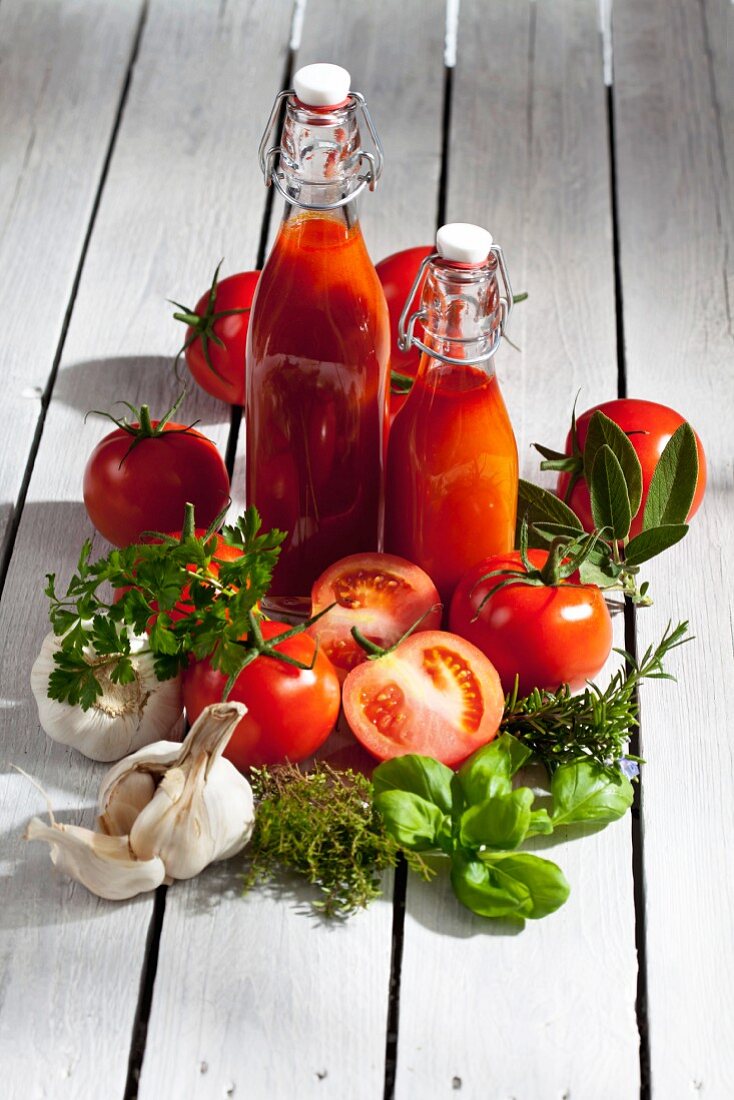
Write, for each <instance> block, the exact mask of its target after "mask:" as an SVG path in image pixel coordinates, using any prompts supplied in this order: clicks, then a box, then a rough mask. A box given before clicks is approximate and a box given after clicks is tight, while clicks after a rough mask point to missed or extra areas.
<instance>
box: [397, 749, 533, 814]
mask: <svg viewBox="0 0 734 1100" xmlns="http://www.w3.org/2000/svg"><path fill="white" fill-rule="evenodd" d="M530 755H531V752H530V749H529V748H527V746H526V745H523V744H522V742H521V741H518V739H517V738H516V737H513V736H512V735H511V734H509V733H503V734H501V735H500V736H499V737H496V738H495V739H494V741H490V742H489V744H488V745H483V746H482V748H481V749H478V750H477V752H475V753H473V755H472V756H470V757H469V759H468V760H467V761H465V762H464V764H462V766H461V768H460V769H459V772H458V777H457V778H458V780H459V784H460V786H461V789H462V791H463V793H464V799H465V802H466V803H467V804H468V805H469V806H473V805H477V804H479V803H480V802H486V801H487V800H488V799H490V798H495V797H497V796H498V795H506V794H509V793H510V792H511V791H512V777H513V775H514V774H515V773H516V772H518V771H519V770H520V768H521V767H522V766H523V764H524V763H525V761H526V760H527V759H528V757H529V756H530ZM377 770H378V771H379V768H378V769H377Z"/></svg>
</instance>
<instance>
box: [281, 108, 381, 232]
mask: <svg viewBox="0 0 734 1100" xmlns="http://www.w3.org/2000/svg"><path fill="white" fill-rule="evenodd" d="M361 158H362V143H361V137H360V132H359V125H358V121H357V104H356V102H355V101H354V100H353V99H351V98H350V99H348V100H347V101H346V102H345V103H344V104H342V105H340V106H338V107H332V108H328V109H326V110H323V109H316V108H313V107H305V106H304V105H303V104H301V103H300V102H299V101H298V100H297V99H296V98H295V97H294V96H291V97H290V98H289V99H288V101H287V104H286V111H285V119H284V123H283V132H282V135H281V141H280V169H281V171H282V173H283V189H284V191H285V193H286V195H287V198H288V202H289V203H290V204H292V205H294V206H299V207H305V208H309V209H316V210H319V209H321V210H323V209H324V208H331V209H341V208H342V207H341V205H340V204H344V206H345V207H349V208H350V209H349V211H348V212H347V213H346V214H345V217H346V220H347V224H349V225H351V224H354V223H355V222H356V220H357V212H356V201H355V200H352V199H350V198H349V196H350V195H351V194H352V193H353V192H354V191H355V190H356V188H357V186H358V183H359V180H358V176H359V171H360V165H361ZM287 217H288V209H287V208H286V218H287Z"/></svg>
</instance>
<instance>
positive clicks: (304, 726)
mask: <svg viewBox="0 0 734 1100" xmlns="http://www.w3.org/2000/svg"><path fill="white" fill-rule="evenodd" d="M431 251H432V249H431V248H429V247H418V248H413V249H407V250H405V251H404V252H399V253H396V254H394V255H393V256H389V257H387V259H385V260H383V261H382V262H381V263H380V264H378V265H377V271H378V274H379V276H380V279H381V281H382V284H383V288H384V290H385V295H386V298H387V301H388V307H389V311H390V324H391V332H392V348H393V350H392V368H393V370H394V371H397V372H399V373H400V374H401V375H405V376H408V378H413V377H415V374H416V372H417V370H418V366H419V362H420V354H419V353H418V352H417V351H416V350H415V349H410V350H409V351H408V352H402V351H400V350H399V349H398V348H397V329H398V320H399V317H400V314H401V312H402V310H403V307H404V305H405V301H406V298H407V296H408V294H409V291H410V288H411V287H412V285H413V282H414V279H415V276H416V274H417V271H418V268H419V266H420V263H421V261H422V260H423V259H424V258H425V257H426V256H427V255H428V254H429V253H430V252H431ZM257 279H258V272H245V273H241V274H239V275H234V276H231V277H229V278H228V279H224V280H222V282H221V283H218V282H217V276H216V274H215V278H214V281H213V284H212V287H211V288H210V290H209V292H208V293H207V294H205V295H203V296H202V298H201V299H200V301H199V302H198V304H197V306H196V309H195V310H194V311H192V312H189V311H186V310H185V307H180V308H181V309H182V310H184V311H185V312H184V313H183V314H181V315H177V316H178V319H179V320H183V321H186V323H187V324H189V328H188V331H187V340H186V344H185V349H186V358H187V362H188V364H189V367H190V369H191V372H192V374H193V375H194V377H195V378H196V380H197V381H198V382H199V383H200V384H201V385H202V386H203V387H204V389H206V390H207V391H208V392H210V393H213V394H214V395H215V396H217V397H220V398H222V399H223V400H226V401H229V402H232V403H237V404H241V403H242V402H243V401H244V381H245V340H246V336H247V326H248V321H249V307H250V305H251V302H252V298H253V294H254V291H255V287H256V284H257ZM419 293H420V288H419V292H418V294H417V295H416V298H415V300H414V301H413V302H412V303H411V309H412V310H415V309H417V308H418V300H419ZM197 318H198V320H197ZM403 400H404V395H403V396H400V395H394V396H393V404H392V413H393V415H394V413H395V412H396V411H397V409H398V408H399V406H400V404H401V403H402V401H403ZM131 408H132V407H131ZM597 408H599V409H601V410H602V412H604V413H606V415H607V416H609V417H610V418H611V419H613V420H614V421H615V422H616V423H617V424H618V425H619V426H620V427H621V428H622V429H623V431H624V432H626V433H627V435H628V437H629V438H630V440H631V442H632V445H633V447H634V449H635V451H636V452H637V455H638V457H639V459H640V463H641V466H642V473H643V496H642V507H641V508H640V512H639V515H638V518H637V520H636V521H635V523H633V526H632V530H631V532H630V534H631V536H635V535H636V534H638V533H639V525H640V523H641V517H642V513H643V511H644V503H645V499H646V495H647V491H648V488H649V485H650V480H651V477H652V474H653V471H654V468H655V465H656V464H657V462H658V460H659V458H660V455H661V453H662V451H663V448H664V446H665V444H666V443H667V441H668V439H669V438H670V437H671V435H672V434H673V432H674V431H675V430H676V428H678V426H679V425H680V424H681V423H682V422H683V418H682V417H681V416H679V415H678V414H677V413H675V412H674V411H673V410H672V409H668V408H666V407H665V406H662V405H657V404H655V403H653V402H648V401H634V400H619V401H611V402H607V403H605V404H603V405H600V406H597ZM175 409H176V406H174V409H173V410H171V412H170V413H169V414H167V415H166V417H164V418H163V419H162V421H160V422H159V421H151V420H150V417H149V414H148V410H147V407H145V406H142V407H141V409H140V411H139V420H138V421H135V422H134V423H132V424H128V423H127V421H124V422H120V421H118V422H117V423H118V425H119V426H118V428H117V430H116V431H113V432H111V433H110V434H109V435H108V436H106V437H105V439H103V440H102V442H101V443H99V444H98V446H97V447H96V448H95V449H94V451H93V452H92V455H91V456H90V459H89V462H88V463H87V467H86V470H85V474H84V501H85V504H86V506H87V510H88V512H89V516H90V518H91V520H92V522H93V523H94V525H95V527H96V528H97V529H98V530H99V531H100V533H101V534H103V535H104V536H105V537H106V538H108V539H109V540H110V541H111V542H113V543H115V544H117V545H118V546H126V545H130V544H132V543H135V542H137V541H139V540H140V538H141V535H142V533H143V532H144V531H146V530H164V531H166V530H175V529H176V528H178V527H179V526H180V523H181V517H182V515H183V510H184V505H185V504H186V503H187V502H192V503H193V504H194V505H195V509H196V517H197V520H198V522H199V523H200V524H202V525H203V526H204V527H206V526H208V525H210V524H211V522H212V521H213V520H214V519H215V517H216V516H217V515H218V514H219V513H220V512H221V511H222V509H223V507H224V505H225V504H226V502H227V499H228V494H229V479H228V476H227V471H226V468H225V466H224V463H223V461H222V458H221V456H220V455H219V452H218V451H217V448H216V447H215V445H214V444H213V443H212V442H211V441H210V440H208V439H206V437H205V436H203V435H201V434H200V433H199V432H197V431H196V430H195V429H193V428H190V427H186V426H185V425H182V424H177V423H174V422H172V421H170V420H169V419H168V416H170V415H172V414H173V413H174V412H175ZM134 411H135V413H136V414H137V413H138V410H134ZM594 411H595V410H594V409H589V410H588V411H587V412H585V413H584V414H583V415H581V416H580V417H579V418H578V421H577V436H576V440H575V446H576V450H577V451H578V450H579V449H580V450H581V451H583V447H584V442H585V438H586V432H587V429H588V423H589V420H590V418H591V415H592V413H593V412H594ZM696 440H697V444H698V452H699V477H698V484H697V488H696V494H695V497H694V499H693V503H692V505H691V508H690V515H693V514H694V513H695V512H696V510H697V509H698V507H699V505H700V502H701V498H702V496H703V492H704V488H705V483H706V464H705V456H704V453H703V449H702V447H701V444H700V440H698V437H696ZM573 449H574V440H572V439H571V438H570V437H569V440H568V441H567V452H568V453H569V454H571V453H573ZM558 494H559V496H561V497H565V496H566V495H568V497H569V500H568V503H569V504H570V506H571V507H572V508H573V510H574V511H575V512H576V513H577V515H578V516H579V518H580V519H581V521H582V523H583V524H584V525H585V526H586V527H587V528H588V529H592V528H593V519H592V516H591V509H590V503H589V492H588V488H587V486H586V483H585V482H584V480H583V478H580V479H579V480H577V481H576V483H575V484H574V485H573V487H572V488H571V491H570V493H569V475H568V474H567V473H562V474H561V475H560V478H559V483H558ZM200 533H201V532H200V531H197V534H200ZM216 537H217V539H218V540H219V544H218V549H217V555H216V556H217V557H218V558H220V559H221V560H222V561H226V560H231V559H232V558H233V557H236V556H237V555H238V554H239V553H240V551H239V550H237V549H236V548H234V547H231V546H229V545H228V544H226V543H225V542H224V540H222V539H221V538H220V537H219V536H216ZM547 559H548V554H547V552H546V551H541V550H530V551H529V552H528V557H527V559H526V561H527V564H528V566H529V567H530V568H531V570H532V571H533V573H532V576H531V577H530V578H528V580H529V581H530V583H528V581H527V580H525V579H524V577H523V574H524V573H526V572H527V570H526V566H525V564H523V559H522V557H521V555H520V554H519V553H517V552H510V553H507V554H501V555H496V556H494V557H491V558H487V559H485V560H484V561H480V562H478V563H477V564H476V565H475V566H474V567H473V568H471V569H470V570H469V572H468V573H466V575H465V576H464V577H463V578H462V580H461V581H460V583H459V584H458V586H457V588H456V590H455V592H454V595H453V599H452V601H451V606H450V609H446V610H447V613H448V623H449V626H450V630H451V633H447V632H445V631H442V630H441V629H440V626H441V620H442V610H443V609H442V607H441V604H440V602H439V595H438V592H437V590H436V586H435V585H434V583H433V581H432V580H431V578H430V577H429V576H428V575H427V574H426V573H425V572H424V571H423V570H422V569H420V568H419V567H418V566H416V565H413V564H411V563H410V562H408V561H406V560H405V559H403V558H399V557H395V556H393V555H388V554H378V553H369V554H358V555H352V556H350V557H347V558H344V559H342V560H341V561H338V562H336V563H335V564H334V565H332V566H331V567H330V568H328V569H327V570H326V571H325V572H324V573H323V574H322V576H321V577H319V578H318V580H317V581H316V582H315V584H314V586H313V590H312V593H311V597H312V617H314V618H315V617H316V616H318V619H315V621H314V622H312V623H310V624H309V625H308V626H307V629H305V630H304V631H302V632H294V631H292V630H289V628H288V627H286V626H284V625H282V624H279V623H275V622H268V621H261V623H260V629H261V632H262V637H263V643H262V644H263V646H264V647H265V648H266V649H268V650H269V651H268V652H260V653H259V655H258V656H257V657H256V658H255V659H254V660H252V661H251V662H250V663H249V664H247V665H246V667H245V668H244V669H243V670H242V671H241V672H240V674H239V676H238V677H237V679H236V681H235V683H234V685H233V687H232V690H231V692H230V698H232V699H235V700H238V701H241V702H243V703H245V704H246V706H247V708H248V712H247V714H246V716H245V717H244V718H243V719H242V721H241V722H240V723H239V725H238V727H237V729H236V731H235V734H234V736H233V738H232V740H231V741H230V744H229V746H228V748H227V750H226V755H227V756H228V757H229V758H230V759H231V760H232V761H233V762H234V763H235V764H236V765H237V767H239V768H241V769H242V770H246V769H247V768H250V767H253V766H259V765H268V764H275V763H279V762H282V761H285V760H290V761H293V762H297V761H300V760H303V759H305V758H306V757H309V756H311V755H312V754H313V753H314V752H316V750H317V749H319V748H320V746H321V745H322V744H323V743H324V741H325V740H326V739H327V737H328V736H329V734H330V733H331V732H332V730H333V729H334V727H335V724H336V722H337V718H338V715H339V710H340V705H343V708H344V715H345V718H346V721H347V723H348V725H349V727H350V728H351V730H352V732H353V733H354V735H355V737H356V738H357V740H358V741H359V742H360V743H361V744H362V745H363V746H364V747H365V748H366V749H367V750H368V751H369V753H371V754H372V756H374V757H377V758H378V759H381V760H384V759H388V758H390V757H393V756H398V755H403V754H405V753H423V754H426V755H430V756H433V757H435V758H436V759H438V760H440V761H442V762H444V763H445V764H449V765H455V764H458V763H460V762H461V761H462V760H464V759H465V758H466V757H467V756H469V755H470V754H471V753H472V752H474V751H475V750H476V749H477V748H478V747H480V746H481V745H483V744H485V743H487V742H488V741H490V740H491V739H492V738H493V737H495V736H496V734H497V731H498V729H499V725H500V722H501V719H502V714H503V707H504V695H505V693H507V692H510V691H512V690H513V689H514V687H515V684H516V683H517V686H518V690H519V691H520V693H522V694H527V693H528V692H530V691H532V690H533V689H534V688H536V687H537V688H541V689H549V690H555V689H556V688H558V687H559V685H562V684H564V683H567V684H569V686H570V688H571V689H572V690H577V689H579V688H581V687H582V686H583V685H584V683H585V682H586V681H587V680H590V679H593V678H594V677H595V676H596V675H597V673H598V672H599V671H600V670H601V668H602V667H603V665H604V663H605V661H606V660H607V658H608V656H609V653H610V651H611V644H612V626H611V620H610V617H609V611H608V609H607V605H606V603H605V601H604V597H603V593H602V591H601V590H600V589H599V588H598V587H596V586H595V585H591V584H582V583H581V580H580V577H579V576H578V574H572V575H571V576H570V577H566V578H565V579H562V580H558V581H555V580H554V581H553V582H552V583H548V582H547V581H546V579H545V577H546V575H545V574H544V575H543V578H542V580H543V583H539V581H538V575H539V572H540V571H541V570H542V568H543V567H544V566H545V564H546V562H547ZM508 570H509V571H510V572H509V573H508V572H507V571H508ZM211 571H212V576H213V577H214V578H216V576H217V574H218V566H217V563H216V561H214V562H213V563H212V566H211ZM510 575H512V580H511V582H507V580H506V581H505V583H502V584H500V583H498V578H500V579H501V578H502V577H505V578H507V577H509V576H510ZM553 576H555V574H553ZM193 612H194V609H193V606H192V604H191V602H190V601H187V598H186V591H185V592H184V595H183V597H182V599H181V601H180V602H179V604H177V606H176V607H175V608H174V609H173V611H172V612H171V613H170V614H171V616H172V618H174V619H179V618H180V617H181V616H183V615H189V614H192V613H193ZM281 637H282V640H280V641H279V640H278V639H280V638H281ZM278 656H281V657H284V658H285V660H279V659H276V657H278ZM183 679H184V682H183V691H184V701H185V705H186V709H187V713H188V716H189V720H190V721H192V722H193V721H194V720H195V719H196V718H197V717H198V715H199V714H200V713H201V711H202V710H203V709H204V708H205V707H206V706H208V705H210V704H212V703H215V702H218V701H219V700H220V699H221V698H222V695H223V692H224V688H225V684H226V677H225V675H224V674H223V673H222V672H220V671H218V670H216V669H214V668H212V666H211V663H210V661H209V660H198V661H194V660H192V661H191V664H190V665H189V667H188V669H187V670H186V671H185V673H184V678H183Z"/></svg>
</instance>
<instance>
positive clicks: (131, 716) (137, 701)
mask: <svg viewBox="0 0 734 1100" xmlns="http://www.w3.org/2000/svg"><path fill="white" fill-rule="evenodd" d="M147 644H148V639H147V638H146V637H145V636H143V635H131V636H130V654H131V658H132V665H133V669H134V670H135V680H134V681H133V682H132V683H131V684H116V683H113V681H112V680H110V678H109V677H108V676H106V675H105V673H104V669H103V663H102V662H103V660H104V658H99V657H97V656H96V654H95V652H94V650H93V649H92V648H91V647H89V646H88V647H86V649H85V651H84V655H85V658H86V659H87V660H88V662H89V664H90V665H94V664H95V663H96V664H97V665H98V668H99V671H98V672H97V676H98V679H99V680H100V683H101V684H102V688H103V694H102V695H100V696H98V697H97V699H96V700H95V702H94V703H93V704H92V706H91V707H89V709H88V710H86V711H84V710H82V709H81V707H80V706H72V705H71V704H70V703H62V702H59V700H58V699H49V697H48V684H49V678H50V676H51V673H52V672H53V671H54V669H55V668H56V665H55V663H54V653H57V652H58V651H59V649H60V648H61V639H60V638H58V637H56V636H55V635H54V634H53V633H49V634H47V635H46V637H45V638H44V640H43V644H42V646H41V652H40V653H39V655H38V657H37V658H36V660H35V663H34V665H33V668H32V669H31V689H32V691H33V695H34V696H35V699H36V704H37V706H38V720H39V722H40V724H41V728H42V729H43V730H45V732H46V733H47V734H48V736H49V737H51V738H52V739H53V740H54V741H59V742H60V743H61V744H62V745H70V746H71V747H72V748H75V749H77V750H78V751H79V752H81V753H83V754H84V756H88V757H89V758H90V759H91V760H101V761H105V762H109V761H111V760H119V759H120V758H121V757H124V756H127V755H128V753H131V752H134V751H135V750H136V749H139V748H141V747H142V746H143V745H148V744H150V743H151V742H153V741H157V740H159V739H160V738H162V737H170V738H174V737H176V736H179V737H180V735H181V733H182V731H183V701H182V695H181V677H180V676H175V677H172V678H171V679H170V680H159V679H158V677H157V676H156V674H155V668H154V661H153V655H152V654H151V653H149V652H143V651H144V650H145V649H146V648H147Z"/></svg>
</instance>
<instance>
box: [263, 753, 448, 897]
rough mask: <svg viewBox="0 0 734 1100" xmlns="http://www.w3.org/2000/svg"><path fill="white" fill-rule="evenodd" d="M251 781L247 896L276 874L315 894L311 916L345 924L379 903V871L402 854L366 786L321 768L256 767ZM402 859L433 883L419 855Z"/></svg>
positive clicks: (351, 775)
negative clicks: (292, 876) (296, 878)
mask: <svg viewBox="0 0 734 1100" xmlns="http://www.w3.org/2000/svg"><path fill="white" fill-rule="evenodd" d="M250 782H251V784H252V788H253V792H254V794H255V800H256V803H257V815H256V818H255V830H254V833H253V835H252V839H251V841H250V844H249V846H248V848H247V851H246V853H245V854H246V857H247V860H248V867H247V872H246V874H245V879H244V884H245V890H249V889H250V888H251V887H252V886H254V885H255V884H257V883H259V882H267V881H269V880H271V879H272V878H273V876H274V875H275V874H276V872H277V871H278V870H284V871H291V872H295V873H296V874H298V875H301V876H303V877H305V878H306V880H307V881H308V882H309V883H311V884H312V885H313V886H316V887H317V888H318V890H319V891H320V894H321V897H320V898H318V899H317V900H316V901H314V902H313V907H314V909H316V911H317V912H319V913H321V914H323V915H324V916H331V917H333V916H340V917H346V916H348V915H349V914H350V913H352V912H354V910H356V909H360V908H364V907H365V906H367V905H368V904H369V903H370V902H371V901H373V900H374V899H375V898H376V897H379V895H380V893H381V883H380V878H379V876H380V872H382V871H384V870H386V869H387V868H388V867H394V866H395V864H396V863H397V859H398V854H399V852H400V848H399V847H398V845H397V844H396V843H395V841H394V840H392V839H391V837H389V836H388V834H387V832H386V831H385V828H384V825H383V823H382V819H381V817H380V816H379V814H378V813H377V810H376V809H375V807H374V805H373V801H372V799H373V790H372V784H371V782H370V781H369V779H367V778H366V777H365V776H363V775H360V774H359V772H354V771H352V770H351V769H348V770H346V771H337V770H336V769H335V768H332V767H331V766H330V765H329V764H327V763H325V762H323V761H319V762H317V763H316V764H314V765H313V768H312V769H311V770H310V771H308V772H303V771H301V770H300V769H299V768H298V767H296V765H295V764H283V765H278V766H276V767H271V768H253V769H252V771H251V773H250ZM406 858H408V860H409V863H410V865H411V867H412V868H413V870H416V871H418V872H419V873H420V874H422V875H423V877H424V878H428V877H429V876H430V872H429V870H428V868H427V866H426V864H425V862H424V861H423V860H422V859H421V858H420V856H419V855H417V854H416V853H406Z"/></svg>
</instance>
